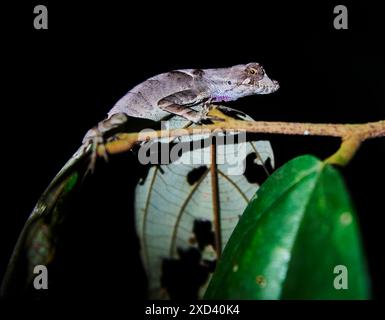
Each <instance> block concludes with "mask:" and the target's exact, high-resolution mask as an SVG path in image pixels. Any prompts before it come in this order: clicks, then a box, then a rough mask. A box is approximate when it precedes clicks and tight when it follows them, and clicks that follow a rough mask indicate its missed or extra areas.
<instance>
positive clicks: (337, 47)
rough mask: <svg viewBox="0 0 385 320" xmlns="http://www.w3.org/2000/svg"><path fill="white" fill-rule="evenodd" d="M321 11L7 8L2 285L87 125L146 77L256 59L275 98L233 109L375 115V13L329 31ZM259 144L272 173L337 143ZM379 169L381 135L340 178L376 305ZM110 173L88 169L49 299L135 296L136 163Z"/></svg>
mask: <svg viewBox="0 0 385 320" xmlns="http://www.w3.org/2000/svg"><path fill="white" fill-rule="evenodd" d="M320 3H321V2H320ZM322 3H323V4H322V5H321V4H313V5H309V4H295V5H294V4H290V5H287V4H286V5H282V4H278V3H271V4H269V5H267V4H265V3H263V2H261V1H252V2H250V3H248V2H241V1H237V2H236V3H228V4H226V3H214V2H210V3H209V2H208V1H206V2H198V1H191V2H178V3H176V4H170V3H166V2H162V3H160V2H157V4H151V3H146V4H143V5H139V6H138V5H135V6H134V4H133V3H131V2H127V3H126V4H125V5H123V4H116V3H114V2H111V1H109V2H105V3H104V4H95V3H91V2H90V3H89V4H88V5H87V4H82V5H80V4H79V3H75V2H72V3H69V2H64V1H61V2H60V3H57V2H53V1H49V2H48V1H46V2H44V3H43V2H42V3H40V2H39V3H31V4H23V5H21V4H20V5H15V6H14V7H13V8H10V9H9V11H6V10H5V9H4V10H5V11H6V12H7V14H6V15H5V17H4V18H6V19H5V21H6V23H5V26H4V27H3V32H4V31H5V32H4V36H3V46H2V51H3V53H4V57H3V59H2V61H3V68H2V69H3V72H2V73H3V77H4V80H5V81H3V85H2V87H3V90H4V94H3V104H2V105H3V113H2V131H3V130H4V133H3V135H2V140H3V141H2V142H3V148H2V158H3V160H5V165H4V166H3V174H2V187H3V188H2V190H3V191H2V198H3V199H2V203H3V204H4V206H2V210H1V215H0V246H1V250H0V277H1V276H2V274H3V272H4V270H5V266H6V263H7V261H8V259H9V256H10V254H11V252H12V248H13V246H14V244H15V241H16V239H17V236H18V234H19V232H20V230H21V228H22V226H23V223H24V221H25V220H26V218H27V216H28V215H29V213H30V211H31V210H32V208H33V206H34V204H35V203H36V201H37V199H38V198H39V196H40V194H41V193H42V192H43V191H44V189H45V187H46V186H47V185H48V184H49V182H50V180H51V179H52V178H53V176H54V175H55V174H56V173H57V172H58V171H59V170H60V168H61V166H62V165H63V164H64V163H65V162H66V160H67V159H68V158H69V157H70V156H71V155H72V154H73V152H74V151H75V150H76V149H77V147H78V146H79V144H80V142H81V139H82V137H83V135H84V133H85V132H86V131H87V129H88V128H90V127H91V126H93V125H94V124H96V123H97V122H98V121H99V120H101V119H103V118H104V117H105V115H106V113H107V112H108V110H109V109H110V108H111V107H112V106H113V104H114V103H115V102H116V101H117V100H118V99H119V98H120V97H121V96H122V95H123V94H124V93H125V92H126V91H128V90H129V89H130V88H131V87H133V86H134V85H135V84H137V83H140V82H141V81H143V80H145V79H146V78H148V77H150V76H152V75H154V74H157V73H160V72H164V71H168V70H171V69H183V68H209V67H225V66H231V65H234V64H238V63H247V62H251V61H257V62H260V63H261V64H263V66H264V67H265V69H266V71H267V73H268V74H269V76H271V77H272V78H273V79H276V80H278V81H279V82H280V84H281V89H280V90H279V91H278V92H277V93H275V94H273V95H268V96H256V97H249V98H244V99H242V100H240V101H237V102H234V103H232V104H231V106H233V107H236V108H239V109H241V110H243V111H245V112H247V113H248V114H249V115H251V116H253V117H254V118H255V119H258V120H282V121H309V122H343V123H349V122H352V123H362V122H367V121H376V120H379V119H384V118H385V90H384V89H385V80H384V74H385V73H384V71H385V55H384V52H383V50H382V48H381V42H382V41H383V30H384V28H383V27H384V26H383V22H382V21H381V19H382V17H381V10H380V8H379V7H378V6H376V5H375V4H373V3H368V2H366V1H365V2H364V1H362V2H361V3H355V4H352V3H350V2H349V3H345V4H346V5H347V7H348V10H349V29H348V30H335V29H334V28H333V19H334V14H333V8H334V6H335V5H337V4H340V3H339V2H338V3H337V2H336V3H328V4H326V3H324V2H322ZM37 4H46V5H47V7H48V11H49V29H48V30H35V29H34V28H33V18H34V15H33V8H34V6H35V5H37ZM3 22H4V21H3ZM3 90H2V91H3ZM264 138H266V136H265V137H264ZM267 138H269V139H270V140H271V142H272V145H273V149H274V150H275V157H276V161H277V166H280V165H282V164H283V163H285V162H286V161H288V160H289V159H291V158H293V157H295V156H297V155H300V154H304V153H311V154H315V155H317V156H319V157H326V156H328V155H330V154H331V153H332V152H333V151H334V150H335V149H336V148H337V147H338V141H337V140H335V139H332V138H314V137H287V136H278V135H277V136H268V137H267ZM384 163H385V143H384V139H377V140H372V141H367V142H365V144H364V145H363V146H362V147H361V149H360V150H359V152H358V154H357V155H356V157H355V158H354V159H353V160H352V162H351V163H350V164H349V166H348V167H346V168H343V169H342V172H343V174H344V176H345V178H346V181H347V185H348V188H349V190H350V191H351V194H352V198H353V199H354V203H355V206H356V208H357V212H358V216H359V221H360V225H361V229H362V235H363V241H364V245H365V250H366V253H367V257H368V263H369V270H370V274H371V276H372V284H373V296H374V298H384V296H385V294H384V288H385V281H384V279H385V277H384V270H385V262H384V255H383V251H384V250H383V243H384V240H383V228H384V227H383V223H382V222H383V218H382V216H383V214H384V209H383V195H384V186H383V184H384V178H385V176H384V172H385V169H384ZM110 164H111V165H105V164H103V163H102V162H100V163H98V166H99V168H100V169H99V170H100V171H99V173H98V174H96V175H95V176H93V177H91V178H90V179H89V180H88V181H87V183H86V188H84V189H85V190H84V191H83V193H82V197H81V199H78V200H79V201H78V202H76V203H77V207H76V209H75V210H74V213H73V214H72V215H71V217H69V222H68V223H67V225H68V227H67V228H68V232H67V233H66V235H65V242H64V243H65V244H66V245H64V246H63V248H62V253H61V255H60V259H59V262H58V263H57V265H58V266H57V268H56V269H55V279H54V282H53V283H54V284H53V287H52V290H50V293H49V297H50V298H52V299H56V298H58V297H67V298H69V297H70V298H72V299H85V297H92V298H100V299H115V298H119V297H120V298H122V295H124V294H125V293H126V294H127V295H134V297H136V298H138V299H141V298H143V297H144V295H145V278H144V275H143V271H142V268H141V265H140V262H139V261H140V260H139V256H138V241H137V238H136V235H135V232H134V228H133V223H134V222H133V216H132V196H131V195H130V194H132V192H133V190H134V187H135V183H136V181H137V179H138V178H139V177H140V175H141V174H142V171H141V169H140V168H138V167H137V166H135V161H134V157H133V155H132V154H127V155H121V156H117V157H113V159H111V162H110Z"/></svg>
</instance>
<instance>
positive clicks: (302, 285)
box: [205, 156, 369, 299]
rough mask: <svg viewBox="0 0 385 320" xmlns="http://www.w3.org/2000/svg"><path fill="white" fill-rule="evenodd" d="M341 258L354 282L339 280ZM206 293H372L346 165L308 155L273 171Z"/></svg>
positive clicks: (338, 296)
mask: <svg viewBox="0 0 385 320" xmlns="http://www.w3.org/2000/svg"><path fill="white" fill-rule="evenodd" d="M339 265H343V266H346V268H347V275H348V277H347V284H348V289H339V290H337V289H336V288H335V287H334V282H338V283H339V284H341V282H340V280H341V279H340V278H341V277H342V276H343V275H341V271H339V272H338V273H337V274H335V273H334V269H335V267H336V266H339ZM338 283H337V284H338ZM205 298H206V299H367V298H369V277H368V274H367V270H366V264H365V259H364V254H363V251H362V248H361V243H360V237H359V231H358V226H357V220H356V216H355V213H354V211H353V208H352V204H351V202H350V199H349V196H348V193H347V191H346V188H345V185H344V182H343V179H342V177H341V175H340V174H339V172H338V171H337V170H336V169H334V168H333V167H332V166H330V165H325V164H324V163H322V162H321V161H320V160H318V159H316V158H314V157H312V156H301V157H299V158H296V159H294V160H292V161H290V162H288V163H287V164H286V165H284V166H283V167H281V168H280V169H279V170H277V171H276V172H275V173H274V174H273V175H272V176H270V178H269V179H268V180H267V181H266V182H265V183H264V184H263V185H262V186H261V188H260V189H259V190H258V192H257V193H256V195H255V196H254V197H253V199H252V200H251V201H250V203H249V205H248V207H247V208H246V210H245V212H244V213H243V215H242V217H241V219H240V221H239V223H238V225H237V227H236V228H235V230H234V232H233V234H232V236H231V237H230V239H229V241H228V244H227V246H226V248H225V250H224V252H223V255H222V258H221V260H220V262H219V264H218V267H217V270H216V272H215V273H214V275H213V278H212V281H211V282H210V284H209V287H208V289H207V292H206V295H205Z"/></svg>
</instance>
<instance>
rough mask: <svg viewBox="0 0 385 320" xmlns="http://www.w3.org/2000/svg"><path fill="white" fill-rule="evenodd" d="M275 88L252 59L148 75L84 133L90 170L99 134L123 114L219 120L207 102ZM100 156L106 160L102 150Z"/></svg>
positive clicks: (124, 117) (115, 124)
mask: <svg viewBox="0 0 385 320" xmlns="http://www.w3.org/2000/svg"><path fill="white" fill-rule="evenodd" d="M278 89H279V84H278V82H277V81H276V80H272V79H270V78H269V77H268V76H267V74H266V72H265V70H264V68H263V67H262V65H260V64H259V63H256V62H251V63H248V64H238V65H235V66H232V67H228V68H216V69H181V70H173V71H170V72H166V73H162V74H159V75H156V76H154V77H152V78H149V79H147V80H145V81H144V82H142V83H140V84H139V85H137V86H135V87H134V88H132V89H131V90H130V91H128V92H127V93H126V94H125V95H124V96H123V97H122V98H121V99H120V100H119V101H117V103H116V104H115V105H114V106H113V107H112V109H111V110H110V111H109V112H108V116H107V118H106V119H105V120H103V121H101V122H99V123H98V125H97V126H95V127H94V128H92V129H90V130H89V131H88V132H87V134H86V135H85V137H84V139H83V146H88V145H89V144H92V145H93V148H94V149H93V155H92V157H91V164H90V170H91V171H93V167H94V164H95V161H96V146H98V145H100V144H103V133H104V132H107V131H109V130H110V129H112V128H115V127H118V126H119V125H121V124H123V123H124V122H125V121H126V120H127V117H136V118H145V119H149V120H154V121H161V120H164V119H166V118H167V117H168V116H170V114H171V115H177V116H180V117H183V118H185V119H187V120H189V121H191V122H193V123H200V122H201V121H202V120H220V119H217V118H215V117H212V116H209V115H208V111H209V107H208V106H209V105H210V104H211V103H215V102H226V101H234V100H237V99H239V98H242V97H245V96H250V95H255V94H269V93H272V92H275V91H277V90H278ZM197 107H198V108H197ZM103 156H104V158H105V159H106V160H107V156H106V153H104V155H103Z"/></svg>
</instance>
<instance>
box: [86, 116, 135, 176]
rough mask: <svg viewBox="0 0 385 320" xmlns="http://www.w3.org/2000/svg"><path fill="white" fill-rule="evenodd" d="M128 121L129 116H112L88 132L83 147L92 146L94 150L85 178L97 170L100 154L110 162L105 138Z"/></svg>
mask: <svg viewBox="0 0 385 320" xmlns="http://www.w3.org/2000/svg"><path fill="white" fill-rule="evenodd" d="M126 121H127V116H126V115H125V114H123V113H117V114H114V115H112V116H111V117H110V118H108V119H105V120H103V121H101V122H99V123H98V125H97V126H95V127H94V128H92V129H90V130H88V132H87V133H86V135H85V136H84V138H83V145H85V146H86V148H85V149H87V146H88V145H90V144H91V146H92V150H91V155H90V163H89V165H88V168H87V171H86V173H85V176H86V175H87V174H88V173H89V172H90V173H93V172H94V170H95V165H96V159H97V157H98V154H101V156H102V157H103V158H104V160H105V161H106V162H107V161H108V154H107V150H106V148H105V146H104V143H105V140H104V137H105V135H106V134H107V133H110V132H111V130H113V129H115V128H118V127H119V126H120V125H122V124H124V123H125V122H126Z"/></svg>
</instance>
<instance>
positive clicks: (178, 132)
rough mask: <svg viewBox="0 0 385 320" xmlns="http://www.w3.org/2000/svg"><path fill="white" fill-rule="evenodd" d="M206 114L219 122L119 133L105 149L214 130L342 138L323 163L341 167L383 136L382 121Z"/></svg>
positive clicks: (115, 150) (384, 124) (214, 111)
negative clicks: (286, 119) (337, 121)
mask: <svg viewBox="0 0 385 320" xmlns="http://www.w3.org/2000/svg"><path fill="white" fill-rule="evenodd" d="M210 115H213V116H215V117H217V118H222V119H223V121H215V122H214V123H213V124H209V125H199V126H195V127H189V128H185V129H173V130H167V131H164V130H163V131H162V130H158V131H151V132H146V134H143V133H142V134H141V133H138V132H135V133H121V134H118V135H117V136H116V138H117V139H116V140H114V141H111V142H108V143H107V144H106V145H105V148H106V150H107V152H108V153H110V154H115V153H121V152H125V151H128V150H130V149H131V148H132V147H133V145H134V144H135V143H137V142H141V141H148V140H152V139H156V138H160V137H165V136H167V137H178V136H186V135H191V134H204V133H208V132H212V131H214V130H245V131H246V132H252V133H269V134H284V135H306V136H330V137H339V138H341V139H342V141H343V148H341V149H340V150H339V151H338V154H339V156H340V155H341V154H340V153H341V152H342V153H343V156H342V158H343V160H342V161H339V160H338V159H339V158H338V157H339V156H338V157H333V156H332V157H330V158H328V160H327V161H328V162H330V163H334V164H340V165H344V164H346V163H347V162H348V161H349V160H350V158H351V157H352V156H353V155H354V153H355V151H356V150H357V149H358V147H359V145H360V144H361V142H362V141H365V140H367V139H371V138H377V137H385V120H381V121H377V122H369V123H363V124H328V123H300V122H268V121H245V120H237V119H234V118H231V117H228V116H226V115H225V114H223V113H222V112H221V111H220V110H218V109H216V108H214V109H212V110H211V111H210ZM100 150H101V149H100ZM342 158H341V159H342Z"/></svg>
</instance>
